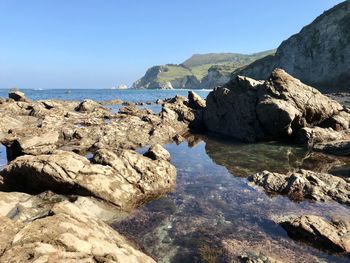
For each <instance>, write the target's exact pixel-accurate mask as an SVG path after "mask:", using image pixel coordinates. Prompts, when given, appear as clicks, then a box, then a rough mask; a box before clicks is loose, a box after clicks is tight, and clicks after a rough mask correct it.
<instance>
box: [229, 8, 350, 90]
mask: <svg viewBox="0 0 350 263" xmlns="http://www.w3.org/2000/svg"><path fill="white" fill-rule="evenodd" d="M276 67H279V68H282V69H284V70H285V71H287V72H288V73H289V74H291V75H293V76H294V77H296V78H299V79H300V80H301V81H303V82H304V83H307V84H309V85H312V86H315V87H317V88H319V89H321V90H325V91H327V90H334V89H338V90H349V89H350V1H345V2H342V3H340V4H338V5H336V6H335V7H333V8H331V9H330V10H328V11H326V12H324V13H323V14H322V15H321V16H319V17H318V18H316V19H315V20H314V21H313V22H312V23H311V24H310V25H308V26H306V27H304V28H303V29H302V30H301V31H300V32H299V33H298V34H296V35H293V36H292V37H290V38H289V39H287V40H286V41H284V42H282V44H281V45H280V46H279V47H278V49H277V51H276V54H275V55H270V56H267V57H264V58H262V59H260V60H257V61H255V62H253V63H252V64H250V65H248V66H244V67H243V68H240V69H238V70H236V71H235V72H234V73H233V77H234V76H237V75H244V76H248V77H252V78H255V79H266V78H267V77H268V75H269V74H270V73H271V71H272V70H273V69H274V68H276Z"/></svg>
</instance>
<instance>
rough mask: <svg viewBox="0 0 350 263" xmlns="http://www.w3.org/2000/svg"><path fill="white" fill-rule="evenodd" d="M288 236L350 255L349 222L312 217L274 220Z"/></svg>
mask: <svg viewBox="0 0 350 263" xmlns="http://www.w3.org/2000/svg"><path fill="white" fill-rule="evenodd" d="M275 221H276V222H277V223H278V224H280V225H281V226H282V227H283V228H284V229H286V231H287V232H288V234H289V235H290V236H291V237H293V238H296V239H301V240H306V241H308V242H311V243H312V244H314V245H315V246H318V247H319V246H321V247H323V248H325V249H328V250H333V251H336V252H346V253H350V220H349V219H347V220H346V219H345V220H342V219H332V220H331V221H328V220H325V219H324V218H322V217H319V216H314V215H303V216H295V215H291V216H283V217H279V218H277V219H275Z"/></svg>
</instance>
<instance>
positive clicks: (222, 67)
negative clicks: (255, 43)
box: [133, 50, 275, 89]
mask: <svg viewBox="0 0 350 263" xmlns="http://www.w3.org/2000/svg"><path fill="white" fill-rule="evenodd" d="M274 53H275V50H268V51H264V52H260V53H255V54H250V55H244V54H237V53H210V54H197V55H193V56H192V57H191V58H189V59H187V60H186V61H184V62H183V63H181V64H179V65H177V64H167V65H162V66H154V67H151V68H150V69H148V70H147V72H146V74H145V75H144V76H143V77H142V78H141V79H139V80H138V81H136V82H135V83H134V84H133V88H146V89H168V88H174V89H178V88H185V89H196V88H198V89H200V88H214V87H215V85H221V84H222V82H223V81H226V79H229V76H230V74H231V73H232V72H233V71H235V70H236V69H238V68H241V67H243V66H246V65H248V64H250V63H252V62H254V61H255V60H257V59H260V58H262V57H264V56H266V55H270V54H274ZM215 66H219V67H215ZM214 71H215V74H213V72H214ZM210 72H211V73H212V74H209V73H210ZM215 78H220V79H218V81H216V79H215Z"/></svg>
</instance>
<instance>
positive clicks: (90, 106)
mask: <svg viewBox="0 0 350 263" xmlns="http://www.w3.org/2000/svg"><path fill="white" fill-rule="evenodd" d="M75 110H76V111H79V112H93V111H95V110H106V109H105V108H104V107H103V106H102V105H101V104H100V103H98V102H96V101H93V100H89V99H86V100H84V101H82V102H81V103H80V104H79V105H78V106H77V107H76V108H75Z"/></svg>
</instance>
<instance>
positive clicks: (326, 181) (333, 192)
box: [248, 170, 350, 205]
mask: <svg viewBox="0 0 350 263" xmlns="http://www.w3.org/2000/svg"><path fill="white" fill-rule="evenodd" d="M248 179H249V180H250V181H252V182H253V183H254V184H256V185H258V186H262V187H263V188H264V189H265V190H266V191H267V192H269V193H278V194H285V195H288V196H289V197H290V198H291V199H294V200H302V199H304V198H307V199H312V200H316V201H326V200H335V201H338V202H340V203H344V204H347V205H349V204H350V182H349V180H347V179H344V178H340V177H337V176H333V175H331V174H326V173H317V172H313V171H308V170H299V171H297V172H289V173H287V174H280V173H272V172H268V171H264V172H261V173H257V174H254V175H252V176H250V177H249V178H248Z"/></svg>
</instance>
